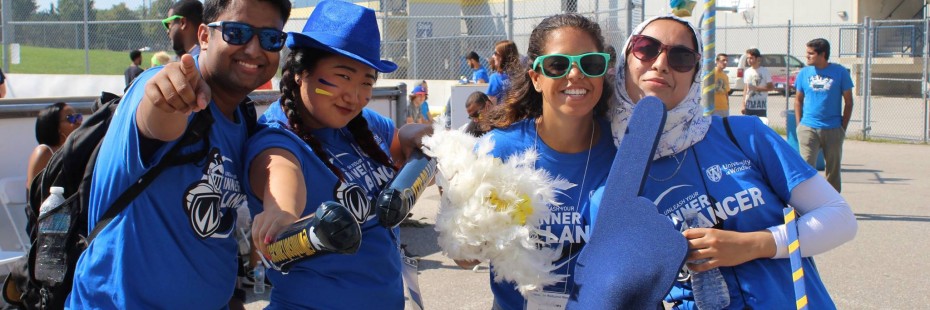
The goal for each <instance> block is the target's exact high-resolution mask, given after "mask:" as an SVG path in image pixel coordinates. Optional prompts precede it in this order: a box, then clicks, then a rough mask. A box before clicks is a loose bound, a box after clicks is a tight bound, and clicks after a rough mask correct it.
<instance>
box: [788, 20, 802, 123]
mask: <svg viewBox="0 0 930 310" xmlns="http://www.w3.org/2000/svg"><path fill="white" fill-rule="evenodd" d="M787 46H788V50H787V51H785V55H787V56H785V72H786V73H787V75H785V111H788V110H791V109H790V107H791V98H789V97H791V91H790V89H791V85H790V84H791V65H790V64H789V63H788V59H789V58H788V56H791V19H790V18H789V19H788V44H787ZM785 113H787V112H785ZM795 121H801V120H795Z"/></svg>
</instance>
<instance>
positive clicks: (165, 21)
mask: <svg viewBox="0 0 930 310" xmlns="http://www.w3.org/2000/svg"><path fill="white" fill-rule="evenodd" d="M182 18H184V16H181V15H171V16H168V18H165V19H162V20H161V24H162V25H165V30H168V29H171V22H173V21H174V20H176V19H182Z"/></svg>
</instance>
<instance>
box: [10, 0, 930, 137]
mask: <svg viewBox="0 0 930 310" xmlns="http://www.w3.org/2000/svg"><path fill="white" fill-rule="evenodd" d="M2 1H3V4H5V5H9V7H11V10H9V11H4V12H3V23H2V25H0V26H2V36H3V41H2V42H3V43H4V52H3V60H4V68H6V69H12V70H10V72H12V73H18V72H17V71H16V68H17V67H16V66H14V67H12V68H11V67H10V62H11V61H12V60H13V59H12V58H15V57H13V56H14V55H15V54H18V55H20V56H22V57H26V55H29V57H41V56H42V55H46V56H45V57H48V58H46V59H50V60H49V61H53V62H54V63H53V66H54V68H55V69H65V68H71V67H73V70H71V71H67V72H66V71H62V72H61V73H74V71H77V72H78V73H89V74H118V73H114V72H98V69H96V68H99V67H103V66H105V65H107V64H111V63H113V62H114V61H116V62H118V65H117V67H120V66H121V67H123V68H124V67H125V66H126V65H127V64H128V51H130V50H132V49H141V50H143V51H170V50H171V46H170V43H169V42H168V38H167V35H166V32H165V29H164V27H163V26H162V24H161V23H160V19H161V18H163V17H164V14H165V12H167V10H168V7H169V6H170V5H171V3H172V0H150V1H143V3H142V6H141V7H138V8H129V7H127V6H126V5H125V4H119V5H116V6H114V7H112V8H110V9H104V10H101V9H89V10H87V11H86V13H85V10H84V4H85V3H88V4H90V5H91V6H92V5H93V4H92V3H93V2H92V1H90V0H58V2H57V5H56V6H55V7H53V8H52V9H43V11H39V10H38V9H37V6H36V5H35V2H32V1H31V0H2ZM85 1H86V2H85ZM644 2H645V1H643V0H632V1H617V0H592V1H578V0H525V1H520V2H514V1H500V2H499V1H483V0H463V1H457V2H445V1H438V2H431V3H421V2H417V3H408V2H407V1H406V0H381V1H379V2H375V3H376V4H377V5H376V7H375V8H374V9H375V10H376V11H377V13H378V14H377V15H378V23H379V27H380V28H381V34H382V57H384V58H386V59H389V60H392V61H394V62H396V63H397V64H398V65H399V69H398V70H397V71H396V72H393V73H390V74H386V75H384V78H388V79H407V80H409V79H425V80H433V79H439V80H457V79H459V77H461V76H470V73H471V69H470V68H469V67H468V65H467V63H466V61H465V55H467V54H468V53H469V52H471V51H475V52H476V53H478V55H479V56H480V57H481V59H480V62H481V64H482V65H483V66H484V67H485V68H488V63H487V60H488V58H490V56H491V54H492V53H493V47H494V44H495V43H496V42H498V41H500V40H507V39H509V40H513V41H514V42H515V43H516V45H517V47H518V49H519V50H520V51H521V53H525V51H526V47H527V42H528V40H529V36H530V33H531V32H532V29H533V28H534V27H535V26H536V25H537V24H538V23H539V22H540V21H541V20H542V19H543V18H545V17H547V16H551V15H553V14H558V13H562V12H576V13H579V14H582V15H584V16H587V17H589V18H592V19H594V20H596V21H597V22H598V23H599V24H600V25H601V28H602V30H603V33H604V36H605V39H606V41H607V43H608V44H611V45H614V46H615V47H618V48H619V47H620V46H621V45H622V44H623V42H624V41H625V39H626V38H627V36H628V35H629V31H630V28H631V27H632V26H635V25H636V24H638V23H639V22H640V21H642V19H643V17H644V16H643V12H644V5H646V4H644ZM300 12H301V10H295V14H293V15H292V18H291V20H290V21H289V22H288V23H287V25H286V26H285V30H286V31H300V29H301V28H302V27H303V25H304V23H305V22H306V13H300ZM302 12H306V10H303V11H302ZM301 14H303V16H301ZM85 15H86V16H85ZM85 19H86V20H87V21H88V22H84V20H85ZM928 21H930V20H903V21H889V20H884V21H877V20H876V21H872V20H870V19H867V20H866V22H864V23H861V24H819V25H799V24H791V23H790V22H787V23H786V24H785V25H767V26H751V27H719V28H718V29H717V33H716V51H717V52H718V53H721V52H722V53H727V54H731V55H732V54H737V55H741V54H743V53H744V52H745V50H746V49H748V48H751V47H755V48H758V49H760V50H761V52H762V53H763V54H780V55H786V57H784V59H785V61H784V66H785V72H788V73H786V74H783V76H782V77H780V78H782V79H784V80H785V83H786V84H791V83H792V82H793V80H792V79H791V78H790V76H793V75H794V74H796V72H797V70H798V69H799V68H798V66H794V65H793V64H796V63H800V64H801V65H800V66H803V65H804V64H805V61H804V59H805V56H806V55H805V54H806V46H805V44H806V42H808V41H809V40H811V39H814V38H825V39H827V40H829V41H830V43H831V57H830V61H831V62H835V63H839V64H841V65H843V66H845V67H846V68H848V69H849V70H850V73H851V74H852V76H853V81H854V83H855V88H854V95H855V96H854V97H855V99H854V102H855V104H854V112H853V118H852V121H851V123H850V129H849V130H848V134H850V135H857V136H860V137H863V138H866V139H869V138H880V139H893V140H903V141H919V142H924V143H927V142H928V134H930V129H928V127H930V124H928V123H930V122H928V118H930V116H928V100H927V89H928V85H927V79H928V66H927V62H928V53H927V52H926V48H927V45H928V44H927V41H928V38H927V31H926V29H927V26H926V25H927V23H928ZM11 46H18V48H19V51H18V53H13V54H11V53H10V51H11V48H10V47H11ZM285 52H286V51H285ZM48 55H51V56H48ZM114 59H117V60H114ZM121 70H122V69H120V71H119V72H121ZM32 73H34V72H32ZM52 73H54V72H52ZM737 95H741V94H739V93H737ZM731 101H732V100H731ZM768 105H769V107H770V113H769V116H770V117H772V123H773V124H784V118H783V117H784V116H782V113H779V112H782V111H784V110H788V109H793V107H794V98H793V97H791V96H788V97H784V96H770V97H769V102H768ZM773 112H774V113H773Z"/></svg>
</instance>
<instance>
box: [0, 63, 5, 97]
mask: <svg viewBox="0 0 930 310" xmlns="http://www.w3.org/2000/svg"><path fill="white" fill-rule="evenodd" d="M3 98H6V74H3V70H2V69H0V99H3Z"/></svg>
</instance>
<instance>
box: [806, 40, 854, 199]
mask: <svg viewBox="0 0 930 310" xmlns="http://www.w3.org/2000/svg"><path fill="white" fill-rule="evenodd" d="M829 60H830V42H829V41H827V40H826V39H814V40H811V41H810V42H807V67H804V68H803V69H801V72H799V73H798V77H797V79H796V80H795V82H794V86H795V89H797V90H798V94H797V96H796V97H795V98H794V114H795V117H796V119H797V120H798V128H797V133H798V144H799V147H800V151H801V157H804V160H805V161H807V163H808V164H810V165H811V166H815V165H816V164H817V156H818V155H819V154H820V151H821V150H823V159H824V164H825V169H824V170H826V171H825V172H826V176H827V181H829V182H830V185H832V186H833V188H835V189H836V191H837V192H839V191H840V190H841V189H842V180H841V178H840V162H841V161H842V159H843V140H845V139H846V128H849V119H850V117H852V108H853V97H852V88H853V82H852V78H851V77H850V76H849V70H847V69H846V68H844V67H843V66H842V65H839V64H835V63H830V62H829ZM840 97H842V98H843V102H844V104H840Z"/></svg>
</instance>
